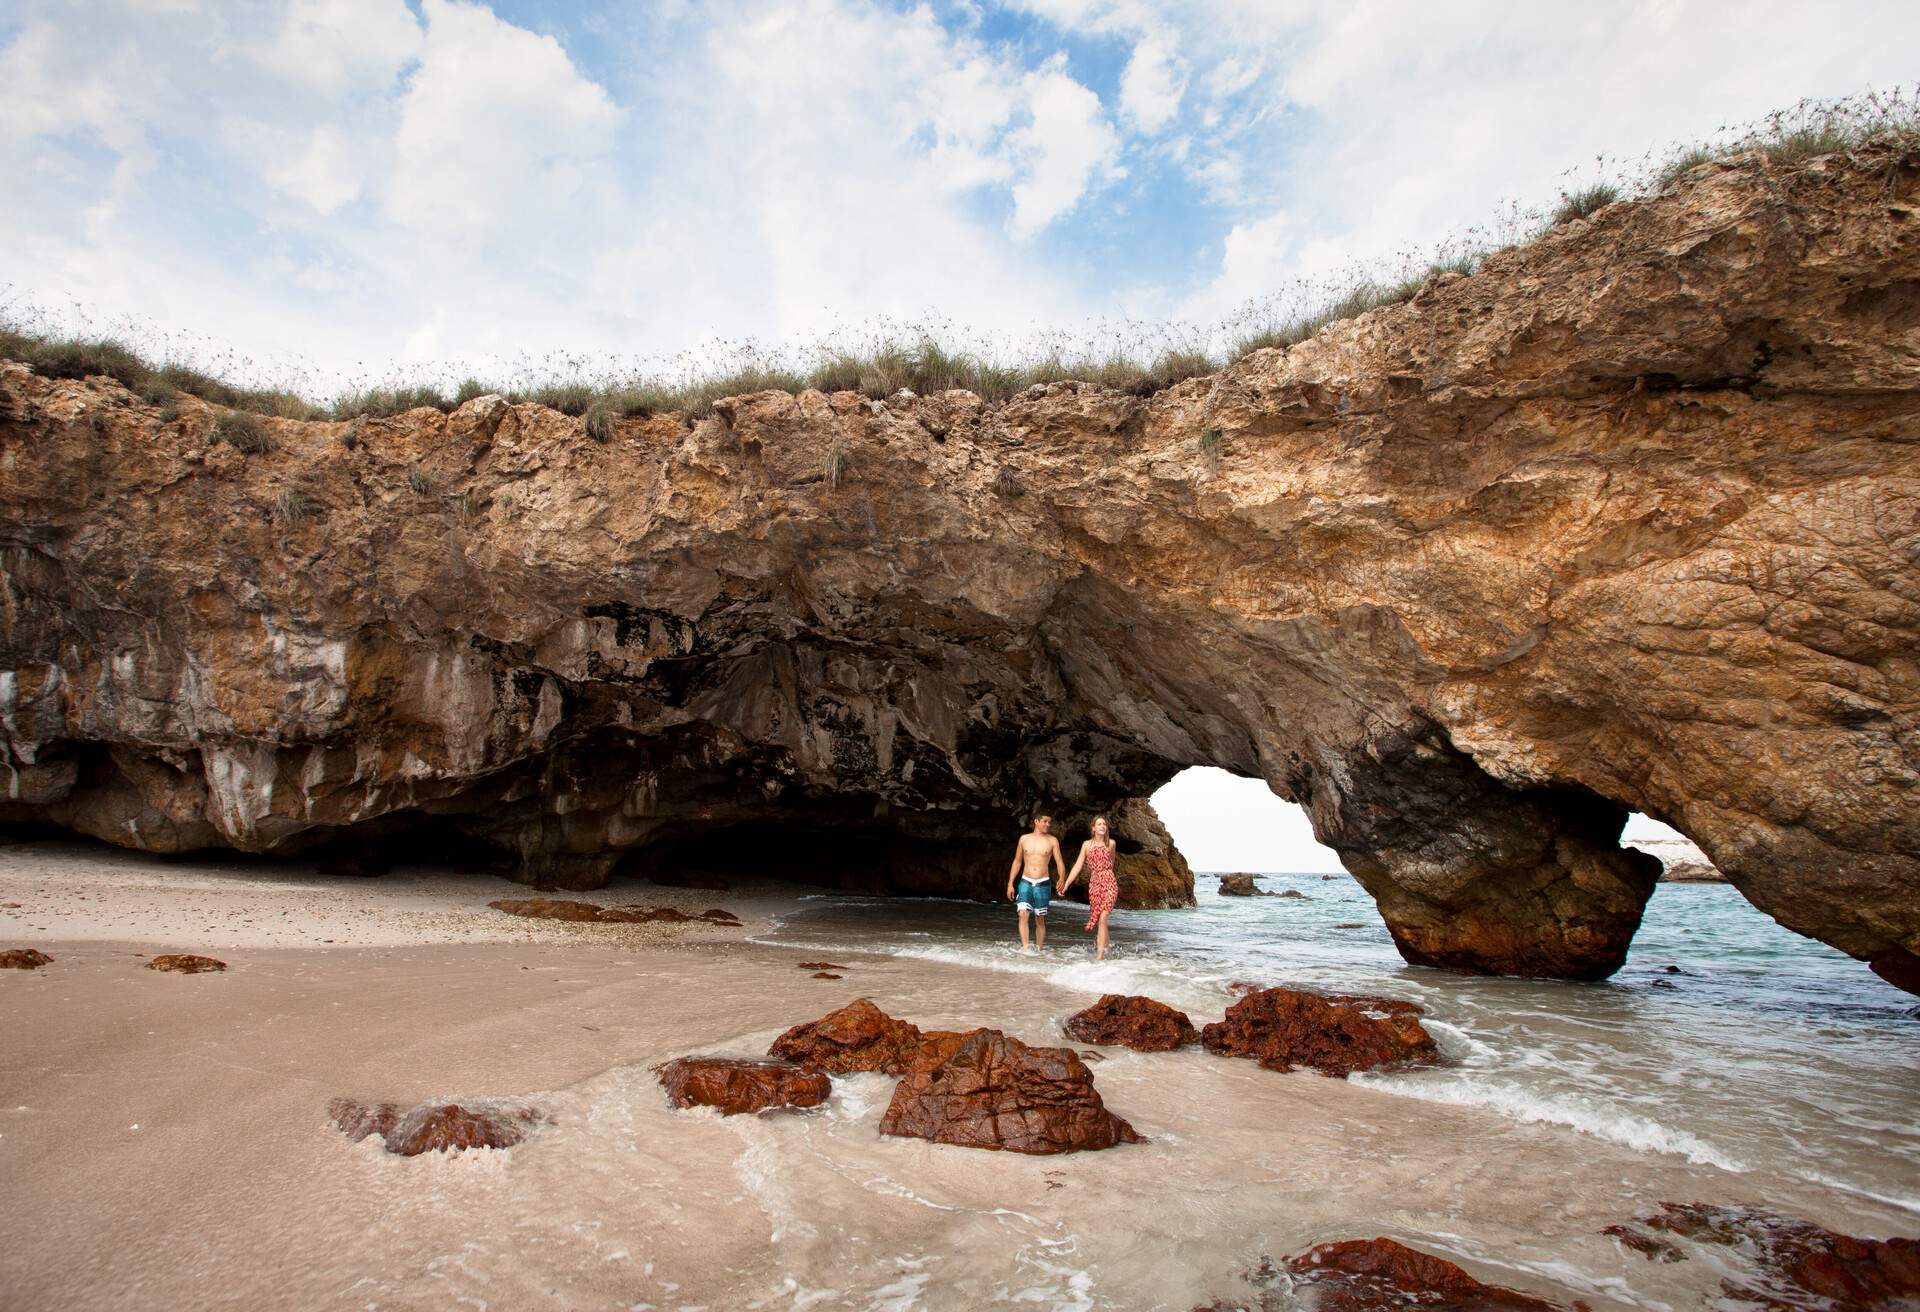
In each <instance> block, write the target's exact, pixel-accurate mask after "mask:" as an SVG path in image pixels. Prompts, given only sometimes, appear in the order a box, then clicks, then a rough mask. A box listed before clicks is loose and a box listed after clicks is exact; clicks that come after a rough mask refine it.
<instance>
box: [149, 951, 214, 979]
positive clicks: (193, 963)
mask: <svg viewBox="0 0 1920 1312" xmlns="http://www.w3.org/2000/svg"><path fill="white" fill-rule="evenodd" d="M226 968H227V963H226V962H224V961H218V960H216V959H214V958H213V957H201V956H195V955H194V954H193V953H191V952H167V953H163V954H162V955H160V956H157V957H155V958H154V959H153V960H152V961H149V962H148V963H147V969H148V970H166V971H172V972H173V973H174V974H176V975H204V974H207V973H208V972H210V971H221V970H225V969H226Z"/></svg>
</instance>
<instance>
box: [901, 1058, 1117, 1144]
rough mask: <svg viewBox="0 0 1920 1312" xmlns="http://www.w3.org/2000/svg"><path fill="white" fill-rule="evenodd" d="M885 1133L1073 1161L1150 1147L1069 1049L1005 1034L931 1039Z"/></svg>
mask: <svg viewBox="0 0 1920 1312" xmlns="http://www.w3.org/2000/svg"><path fill="white" fill-rule="evenodd" d="M880 1133H882V1134H890V1135H898V1136H902V1137H906V1138H915V1139H931V1140H932V1141H933V1142H935V1143H946V1144H954V1145H957V1146H959V1147H964V1148H990V1149H997V1150H1000V1151H1005V1152H1015V1153H1036V1154H1037V1153H1070V1152H1081V1151H1085V1150H1088V1149H1097V1148H1111V1147H1113V1146H1114V1145H1116V1144H1122V1143H1141V1142H1143V1140H1142V1139H1141V1137H1140V1136H1139V1135H1138V1134H1136V1133H1135V1132H1134V1129H1133V1127H1132V1126H1131V1125H1129V1124H1127V1122H1126V1121H1124V1120H1122V1119H1121V1118H1120V1117H1118V1116H1115V1115H1114V1114H1113V1113H1112V1112H1110V1111H1108V1110H1107V1108H1106V1104H1105V1103H1103V1102H1102V1101H1101V1099H1100V1094H1099V1093H1098V1092H1097V1091H1096V1090H1095V1089H1094V1087H1093V1073H1092V1072H1091V1071H1089V1070H1088V1069H1087V1065H1086V1063H1085V1062H1083V1061H1081V1060H1080V1057H1079V1055H1078V1054H1077V1053H1075V1052H1073V1051H1071V1050H1070V1049H1067V1048H1030V1047H1028V1046H1027V1045H1026V1044H1024V1043H1022V1042H1020V1040H1018V1039H1014V1038H1009V1037H1007V1036H1006V1035H1005V1034H1002V1033H1001V1032H1000V1031H999V1030H989V1029H980V1030H972V1031H970V1032H968V1033H965V1034H943V1035H929V1036H928V1040H927V1042H926V1044H925V1045H924V1046H923V1047H922V1048H921V1050H920V1051H919V1052H918V1053H917V1054H915V1056H914V1058H913V1059H912V1060H911V1062H910V1065H909V1067H908V1070H907V1072H906V1074H905V1075H904V1076H902V1077H901V1080H900V1083H899V1084H898V1085H897V1086H896V1087H895V1088H894V1091H893V1101H892V1102H890V1103H888V1104H887V1111H886V1115H885V1116H883V1117H881V1119H880Z"/></svg>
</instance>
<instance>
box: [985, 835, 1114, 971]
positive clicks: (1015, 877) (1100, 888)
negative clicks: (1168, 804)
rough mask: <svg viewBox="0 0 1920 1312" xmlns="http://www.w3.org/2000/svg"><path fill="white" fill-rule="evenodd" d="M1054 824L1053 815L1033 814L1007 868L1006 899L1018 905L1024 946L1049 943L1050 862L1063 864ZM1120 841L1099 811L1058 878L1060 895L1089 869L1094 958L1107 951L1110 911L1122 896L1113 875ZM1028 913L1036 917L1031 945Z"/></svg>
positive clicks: (1056, 866)
mask: <svg viewBox="0 0 1920 1312" xmlns="http://www.w3.org/2000/svg"><path fill="white" fill-rule="evenodd" d="M1051 828H1053V817H1052V816H1050V815H1037V816H1035V817H1034V818H1033V829H1032V831H1031V832H1029V833H1025V834H1022V835H1020V842H1019V843H1018V844H1017V845H1016V846H1015V847H1014V851H1013V865H1012V866H1011V867H1009V868H1008V870H1007V899H1008V900H1009V901H1011V902H1013V903H1014V905H1015V906H1017V907H1018V908H1019V909H1020V946H1021V948H1022V949H1023V950H1026V951H1032V950H1033V948H1036V947H1045V946H1046V945H1047V904H1048V903H1050V902H1051V901H1053V894H1054V888H1053V875H1052V872H1051V871H1049V870H1048V868H1047V867H1048V866H1049V865H1051V866H1052V867H1053V869H1055V870H1065V864H1066V863H1065V862H1064V861H1063V860H1062V859H1061V856H1060V840H1059V839H1057V838H1055V837H1054V836H1053V835H1052V834H1050V833H1048V832H1047V831H1048V830H1049V829H1051ZM1116 847H1117V844H1115V842H1114V841H1113V837H1112V835H1111V834H1110V833H1109V832H1108V828H1107V819H1106V817H1105V816H1096V817H1095V818H1094V822H1093V837H1091V838H1089V839H1088V840H1087V841H1086V842H1084V843H1082V844H1081V845H1080V856H1079V857H1078V859H1076V860H1075V861H1074V863H1073V869H1072V870H1065V878H1064V879H1062V880H1061V882H1060V889H1059V892H1060V896H1062V897H1065V896H1066V895H1067V893H1068V891H1069V890H1070V889H1072V888H1073V881H1074V880H1075V879H1078V878H1079V877H1080V871H1081V869H1082V867H1084V868H1085V869H1086V871H1087V904H1088V907H1089V909H1090V912H1091V914H1089V915H1088V916H1087V928H1088V929H1093V928H1094V927H1095V926H1098V927H1099V933H1098V934H1097V935H1096V936H1095V938H1094V958H1095V959H1096V960H1100V959H1104V958H1105V957H1106V955H1107V917H1108V916H1109V915H1111V914H1112V913H1113V904H1114V903H1115V902H1116V901H1118V900H1119V897H1120V885H1119V884H1118V883H1116V882H1115V880H1114V877H1113V854H1114V851H1115V848H1116ZM1029 916H1032V918H1033V919H1032V931H1033V939H1032V943H1031V945H1029V942H1028V923H1029V922H1028V917H1029Z"/></svg>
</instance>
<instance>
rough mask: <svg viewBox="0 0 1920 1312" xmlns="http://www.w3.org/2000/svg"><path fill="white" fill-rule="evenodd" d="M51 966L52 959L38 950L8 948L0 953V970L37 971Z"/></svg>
mask: <svg viewBox="0 0 1920 1312" xmlns="http://www.w3.org/2000/svg"><path fill="white" fill-rule="evenodd" d="M52 964H53V958H52V957H50V956H48V955H47V954H46V953H44V952H42V951H41V950H40V949H39V948H8V949H7V950H6V951H5V952H0V970H38V969H40V967H42V966H50V965H52Z"/></svg>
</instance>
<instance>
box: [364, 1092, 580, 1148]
mask: <svg viewBox="0 0 1920 1312" xmlns="http://www.w3.org/2000/svg"><path fill="white" fill-rule="evenodd" d="M327 1114H328V1115H329V1116H330V1117H332V1118H333V1123H334V1124H335V1125H336V1126H338V1127H339V1128H340V1131H341V1132H342V1133H343V1134H345V1135H346V1136H347V1137H348V1138H349V1139H352V1140H353V1141H355V1142H356V1143H357V1142H359V1141H360V1140H362V1139H364V1138H366V1137H367V1136H368V1135H370V1134H377V1135H379V1136H380V1139H381V1142H382V1143H383V1144H384V1145H385V1146H386V1150H387V1151H388V1152H390V1153H394V1154H396V1155H397V1156H400V1157H417V1156H419V1155H420V1154H421V1153H430V1152H443V1151H444V1152H460V1151H462V1150H464V1149H468V1148H511V1147H512V1146H513V1145H514V1144H517V1143H519V1142H520V1141H521V1140H523V1139H525V1138H526V1137H527V1131H528V1130H529V1129H531V1128H532V1127H533V1126H535V1125H538V1124H541V1123H542V1122H544V1121H545V1120H546V1117H545V1116H543V1115H542V1114H541V1113H540V1112H539V1111H537V1110H535V1109H534V1108H532V1107H513V1106H510V1107H502V1108H491V1107H489V1108H475V1107H466V1106H462V1105H461V1104H459V1103H452V1102H448V1103H423V1104H421V1105H420V1106H418V1107H414V1108H412V1109H410V1110H403V1109H402V1108H401V1107H399V1106H398V1105H397V1104H395V1103H390V1102H383V1103H363V1102H356V1101H354V1100H353V1099H351V1098H335V1099H334V1100H333V1102H332V1103H331V1104H329V1105H328V1107H327Z"/></svg>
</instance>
